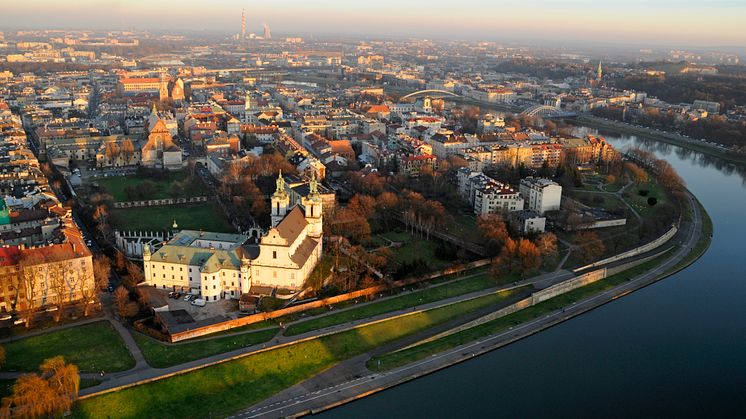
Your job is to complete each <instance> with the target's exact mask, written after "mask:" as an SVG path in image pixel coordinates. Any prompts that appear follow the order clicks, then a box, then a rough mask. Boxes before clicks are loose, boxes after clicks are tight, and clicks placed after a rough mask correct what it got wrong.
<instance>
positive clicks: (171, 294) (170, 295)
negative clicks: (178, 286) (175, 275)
mask: <svg viewBox="0 0 746 419" xmlns="http://www.w3.org/2000/svg"><path fill="white" fill-rule="evenodd" d="M174 294H176V293H175V292H173V291H171V292H169V293H168V298H174Z"/></svg>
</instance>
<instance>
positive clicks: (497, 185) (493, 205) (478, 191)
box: [458, 168, 523, 215]
mask: <svg viewBox="0 0 746 419" xmlns="http://www.w3.org/2000/svg"><path fill="white" fill-rule="evenodd" d="M458 183H459V185H458V186H459V193H460V194H461V196H463V197H464V199H466V200H467V201H468V202H469V204H470V205H471V206H472V208H473V209H474V213H475V214H477V215H486V214H503V215H505V214H508V213H510V212H512V211H520V210H522V209H523V197H521V195H520V194H519V193H518V191H516V190H515V189H513V188H511V187H510V186H509V185H507V184H504V183H501V182H498V181H496V180H494V179H492V178H490V177H489V176H487V175H485V174H484V173H479V172H473V171H471V170H469V169H467V168H461V169H459V171H458Z"/></svg>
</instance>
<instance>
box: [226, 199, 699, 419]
mask: <svg viewBox="0 0 746 419" xmlns="http://www.w3.org/2000/svg"><path fill="white" fill-rule="evenodd" d="M687 197H688V200H689V203H690V205H691V208H692V209H693V216H692V222H691V223H688V225H687V228H686V232H685V233H683V235H682V236H680V237H681V239H680V240H679V248H678V249H676V250H675V251H674V252H673V254H671V256H670V257H669V258H668V259H667V260H666V261H665V262H663V263H662V264H660V265H659V266H657V267H656V268H655V269H652V270H650V271H648V272H645V273H643V274H641V275H638V276H637V277H635V278H633V279H631V280H630V281H628V282H626V283H624V284H621V285H619V286H617V287H614V288H611V289H609V290H607V291H605V292H602V293H600V294H596V295H594V296H591V297H589V298H586V299H584V300H582V301H579V302H577V303H575V304H574V305H572V306H569V307H565V308H563V309H560V310H556V311H554V312H551V313H549V314H547V315H545V316H543V317H540V318H537V319H534V320H532V321H530V322H526V323H523V324H520V325H518V326H515V327H513V328H511V329H509V330H506V331H504V332H501V333H498V334H495V335H492V336H488V337H485V338H482V339H479V340H477V341H475V342H471V343H468V344H465V345H462V346H459V347H456V348H453V349H451V350H448V351H444V352H442V353H440V354H437V355H433V356H431V357H429V358H426V359H423V360H420V361H417V362H414V363H411V364H408V365H405V366H402V367H399V368H395V369H392V370H389V371H386V372H382V373H371V372H370V371H369V370H368V369H367V368H365V362H366V361H367V359H369V358H370V355H371V354H365V355H361V356H359V357H356V358H353V359H350V360H348V361H345V362H343V363H341V364H339V365H338V366H336V367H334V368H332V369H330V370H329V371H327V373H325V374H320V375H318V376H316V377H314V378H311V379H309V380H306V381H305V382H303V383H300V384H297V385H295V386H293V387H290V388H288V389H286V390H284V391H282V392H281V393H279V394H277V395H275V396H273V397H271V398H269V399H267V400H265V401H263V402H261V403H259V404H257V405H255V406H252V407H250V408H248V409H246V410H244V411H241V412H240V413H238V414H236V415H234V416H232V417H234V418H242V419H243V418H259V417H263V418H274V417H297V416H303V415H307V414H314V413H318V412H321V411H324V410H327V409H331V408H333V407H336V406H339V405H341V404H345V403H348V402H350V401H354V400H357V399H359V398H362V397H365V396H367V395H370V394H373V393H376V392H378V391H382V390H384V389H387V388H390V387H393V386H396V385H399V384H402V383H404V382H407V381H410V380H413V379H416V378H418V377H421V376H423V375H427V374H430V373H433V372H435V371H438V370H440V369H443V368H447V367H449V366H451V365H455V364H457V363H460V362H463V361H466V360H469V359H472V358H474V357H476V356H478V355H481V354H484V353H486V352H489V351H492V350H494V349H497V348H500V347H502V346H505V345H508V344H510V343H512V342H515V341H516V340H519V339H523V338H525V337H527V336H530V335H532V334H534V333H537V332H539V331H541V330H544V329H546V328H549V327H552V326H554V325H556V324H559V323H561V322H563V321H566V320H568V319H570V318H573V317H575V316H578V315H580V314H583V313H585V312H587V311H589V310H592V309H594V308H596V307H599V306H601V305H603V304H606V303H608V302H611V301H613V300H615V299H617V298H619V297H621V296H624V295H626V294H628V293H630V292H633V291H635V290H638V289H640V288H643V287H645V286H647V285H650V284H652V283H655V282H656V281H659V280H661V279H663V278H665V277H666V276H668V275H670V274H671V272H670V271H671V270H672V269H674V268H675V267H676V265H677V264H678V263H679V262H680V261H682V260H684V259H685V258H686V257H687V256H688V255H689V253H690V252H691V251H692V249H693V248H694V246H695V245H696V243H697V242H698V241H699V239H700V237H701V234H702V223H703V222H702V214H701V211H700V208H699V206H698V205H697V204H696V203H695V201H694V198H693V197H692V196H691V194H687ZM682 230H684V229H683V228H682Z"/></svg>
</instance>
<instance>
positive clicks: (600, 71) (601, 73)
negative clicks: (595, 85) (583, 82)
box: [596, 60, 604, 80]
mask: <svg viewBox="0 0 746 419" xmlns="http://www.w3.org/2000/svg"><path fill="white" fill-rule="evenodd" d="M603 75H604V72H603V70H601V61H600V60H599V61H598V72H597V73H596V77H598V79H599V80H601V77H603Z"/></svg>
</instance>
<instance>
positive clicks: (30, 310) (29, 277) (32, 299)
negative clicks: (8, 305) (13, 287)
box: [18, 253, 42, 328]
mask: <svg viewBox="0 0 746 419" xmlns="http://www.w3.org/2000/svg"><path fill="white" fill-rule="evenodd" d="M41 276H42V275H41V271H39V270H38V264H37V258H36V257H35V256H34V255H33V254H29V253H26V254H23V255H22V256H21V260H20V263H19V264H18V277H19V279H20V281H19V282H20V284H19V285H20V287H19V288H22V291H23V296H22V297H23V301H22V302H21V304H20V311H21V312H22V313H23V314H22V315H23V319H24V321H25V323H26V324H25V326H26V328H29V327H31V318H32V317H33V314H34V311H35V310H36V294H37V293H38V292H39V289H40V288H41V285H42V281H41V280H42V278H41ZM19 293H20V292H19Z"/></svg>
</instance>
